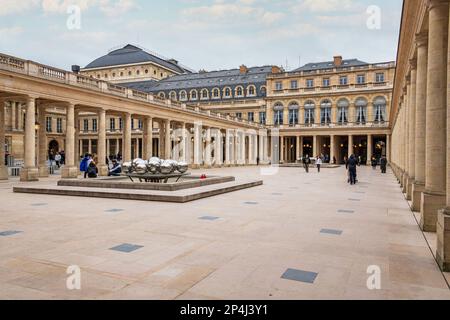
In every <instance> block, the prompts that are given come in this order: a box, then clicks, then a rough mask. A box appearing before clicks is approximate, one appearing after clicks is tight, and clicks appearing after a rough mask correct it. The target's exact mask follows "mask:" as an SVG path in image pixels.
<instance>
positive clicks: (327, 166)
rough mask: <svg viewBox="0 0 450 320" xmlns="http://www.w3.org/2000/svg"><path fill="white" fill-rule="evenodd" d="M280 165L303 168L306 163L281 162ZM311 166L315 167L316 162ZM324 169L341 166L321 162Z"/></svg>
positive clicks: (282, 166)
mask: <svg viewBox="0 0 450 320" xmlns="http://www.w3.org/2000/svg"><path fill="white" fill-rule="evenodd" d="M278 167H280V168H303V167H304V165H303V163H281V164H279V165H278ZM309 167H310V168H315V167H316V165H315V164H310V165H309ZM320 167H321V168H322V169H337V168H340V167H341V166H340V165H338V164H329V163H324V164H321V166H320Z"/></svg>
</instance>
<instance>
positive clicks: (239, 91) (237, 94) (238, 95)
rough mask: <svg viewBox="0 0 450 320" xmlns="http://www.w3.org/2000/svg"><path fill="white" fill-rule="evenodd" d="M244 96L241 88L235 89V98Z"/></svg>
mask: <svg viewBox="0 0 450 320" xmlns="http://www.w3.org/2000/svg"><path fill="white" fill-rule="evenodd" d="M243 96H244V89H243V88H242V87H237V88H236V97H243Z"/></svg>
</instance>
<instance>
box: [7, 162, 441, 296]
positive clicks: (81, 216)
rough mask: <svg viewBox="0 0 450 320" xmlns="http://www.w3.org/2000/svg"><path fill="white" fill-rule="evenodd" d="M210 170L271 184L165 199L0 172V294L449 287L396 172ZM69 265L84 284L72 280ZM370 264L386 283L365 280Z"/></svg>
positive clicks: (425, 292)
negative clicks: (62, 190)
mask: <svg viewBox="0 0 450 320" xmlns="http://www.w3.org/2000/svg"><path fill="white" fill-rule="evenodd" d="M203 172H205V173H207V174H220V175H235V176H237V177H242V178H251V179H254V178H262V179H263V180H264V185H263V186H261V187H256V188H251V189H246V190H243V191H238V192H234V193H228V194H225V195H220V196H216V197H213V198H207V199H203V200H199V201H195V202H190V203H185V204H170V203H159V202H139V201H123V200H108V199H89V198H76V197H65V196H38V195H27V194H14V193H12V186H13V185H17V184H19V182H17V180H11V181H8V182H1V183H0V198H1V200H2V206H1V208H0V299H397V298H400V299H428V298H431V299H437V298H443V299H450V290H449V288H448V285H447V282H446V280H445V277H446V276H447V277H448V275H444V274H442V273H441V272H440V270H439V268H438V267H437V264H436V263H435V261H434V257H433V255H432V251H431V250H430V248H429V245H428V243H427V242H426V240H425V239H426V238H425V237H424V235H423V234H422V233H421V231H420V230H419V228H418V225H417V222H416V219H415V217H414V215H413V213H412V212H411V211H410V209H409V206H408V203H407V202H406V201H405V199H404V197H403V195H402V194H401V191H400V188H399V187H398V184H397V181H396V180H395V178H394V176H393V175H392V174H391V172H389V173H388V174H387V175H384V176H382V175H381V174H380V173H379V171H378V170H377V171H372V169H371V168H365V167H363V168H360V171H359V180H360V183H359V184H358V185H357V186H349V185H348V184H347V183H346V174H345V169H343V168H338V169H324V170H323V171H322V173H321V174H320V175H319V174H318V173H316V171H315V170H313V171H311V173H310V174H306V173H304V171H303V170H301V169H298V168H280V169H279V172H278V173H277V174H275V175H270V176H261V175H260V169H259V168H256V167H250V168H244V167H241V168H227V169H213V170H202V171H195V172H194V173H203ZM46 181H47V182H48V184H54V183H55V181H56V180H55V178H50V179H48V180H46ZM112 192H113V190H112ZM8 231H17V232H18V233H14V232H8ZM121 245H122V246H121ZM430 246H432V243H430ZM112 248H115V250H112ZM127 251H128V252H127ZM71 265H77V266H79V267H80V268H81V286H82V287H81V290H79V291H78V290H74V291H70V290H68V289H67V288H66V279H67V277H68V275H67V274H66V270H67V267H68V266H71ZM369 266H378V267H379V268H380V269H381V290H369V289H368V288H367V279H368V277H369V276H370V275H369V274H368V273H367V269H368V267H369ZM299 271H302V272H299ZM283 275H284V276H285V277H284V278H289V279H284V278H282V276H283ZM291 279H293V280H291ZM299 280H300V281H299Z"/></svg>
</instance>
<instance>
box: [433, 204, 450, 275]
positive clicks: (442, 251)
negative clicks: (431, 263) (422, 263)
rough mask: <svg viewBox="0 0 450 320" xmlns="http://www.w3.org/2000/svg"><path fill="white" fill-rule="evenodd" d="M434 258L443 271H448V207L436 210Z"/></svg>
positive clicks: (449, 265)
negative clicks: (435, 248) (435, 247)
mask: <svg viewBox="0 0 450 320" xmlns="http://www.w3.org/2000/svg"><path fill="white" fill-rule="evenodd" d="M436 233H437V250H436V260H437V262H438V264H439V267H440V268H441V270H442V271H444V272H450V208H446V209H442V210H439V211H438V219H437V230H436Z"/></svg>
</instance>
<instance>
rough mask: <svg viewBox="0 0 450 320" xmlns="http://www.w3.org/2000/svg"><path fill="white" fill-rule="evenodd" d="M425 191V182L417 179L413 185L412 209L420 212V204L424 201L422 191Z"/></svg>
mask: <svg viewBox="0 0 450 320" xmlns="http://www.w3.org/2000/svg"><path fill="white" fill-rule="evenodd" d="M424 191H425V184H424V183H419V182H417V181H415V182H414V184H413V185H412V209H413V211H416V212H420V206H421V203H422V192H424Z"/></svg>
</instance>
